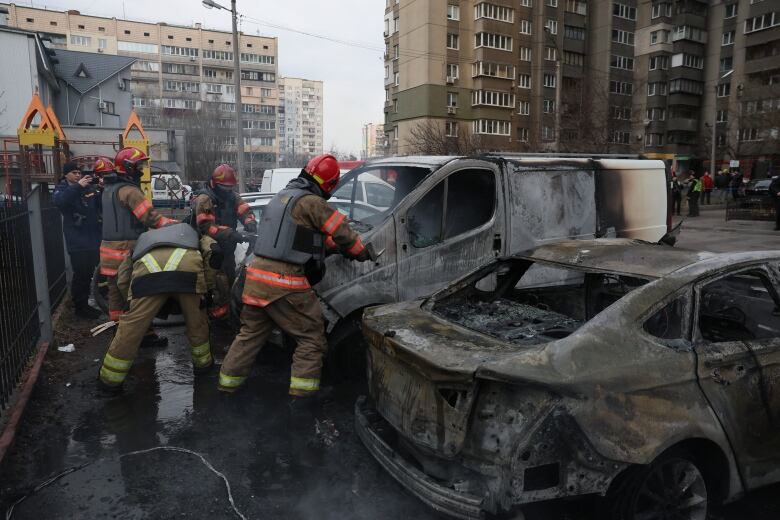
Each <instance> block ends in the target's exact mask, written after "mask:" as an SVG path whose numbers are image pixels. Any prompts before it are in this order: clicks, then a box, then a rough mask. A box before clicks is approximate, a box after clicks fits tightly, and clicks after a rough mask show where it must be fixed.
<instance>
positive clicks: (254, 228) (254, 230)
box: [244, 220, 257, 233]
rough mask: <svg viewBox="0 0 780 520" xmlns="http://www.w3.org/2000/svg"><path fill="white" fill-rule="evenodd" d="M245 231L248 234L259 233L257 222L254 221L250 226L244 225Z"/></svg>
mask: <svg viewBox="0 0 780 520" xmlns="http://www.w3.org/2000/svg"><path fill="white" fill-rule="evenodd" d="M244 231H246V232H247V233H257V222H256V221H254V220H253V221H251V222H249V223H248V224H244Z"/></svg>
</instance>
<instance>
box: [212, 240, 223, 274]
mask: <svg viewBox="0 0 780 520" xmlns="http://www.w3.org/2000/svg"><path fill="white" fill-rule="evenodd" d="M224 261H225V252H224V251H223V250H222V247H220V245H219V244H218V243H216V242H214V243H213V244H211V257H210V258H209V267H211V268H212V269H221V268H222V263H223V262H224Z"/></svg>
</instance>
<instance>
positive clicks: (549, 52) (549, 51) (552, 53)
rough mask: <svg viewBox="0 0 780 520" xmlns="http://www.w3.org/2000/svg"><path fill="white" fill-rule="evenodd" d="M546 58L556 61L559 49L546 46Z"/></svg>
mask: <svg viewBox="0 0 780 520" xmlns="http://www.w3.org/2000/svg"><path fill="white" fill-rule="evenodd" d="M544 59H545V60H547V61H555V60H557V59H558V51H556V50H555V47H545V48H544Z"/></svg>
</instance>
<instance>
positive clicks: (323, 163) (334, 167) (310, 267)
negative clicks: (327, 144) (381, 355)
mask: <svg viewBox="0 0 780 520" xmlns="http://www.w3.org/2000/svg"><path fill="white" fill-rule="evenodd" d="M339 175H340V172H339V167H338V163H337V161H336V158H335V157H333V156H332V155H321V156H318V157H315V158H314V159H312V160H311V161H309V163H308V165H307V166H306V168H304V169H303V170H302V171H301V174H300V175H299V176H298V177H297V178H296V179H293V180H292V181H290V183H289V184H288V185H287V187H286V188H285V189H283V190H282V191H280V192H279V193H277V194H276V196H275V197H274V198H273V199H272V200H271V202H269V203H268V205H267V206H266V209H265V211H264V212H263V218H262V219H261V221H260V226H259V229H258V239H257V242H256V243H255V246H254V253H255V259H254V260H253V262H252V264H251V266H249V267H248V268H247V273H246V283H245V285H244V293H243V296H242V300H243V302H244V308H243V310H242V312H241V331H240V332H239V333H238V335H237V336H236V338H235V340H234V341H233V344H232V345H231V346H230V350H229V351H228V353H227V356H226V357H225V360H224V362H223V364H222V369H221V370H220V374H219V389H220V390H222V391H225V392H233V391H235V390H236V389H238V388H239V387H240V386H241V385H242V384H243V383H244V381H245V380H246V378H247V375H248V374H249V371H250V369H251V367H252V363H253V362H254V359H255V356H256V355H257V354H258V352H259V351H260V349H261V348H262V347H263V344H264V343H265V341H266V339H267V338H268V336H269V334H270V332H271V330H272V329H273V328H274V326H278V327H279V328H281V329H282V330H283V331H284V332H285V333H286V334H288V335H290V336H292V337H293V338H294V339H295V341H296V348H295V353H294V354H293V363H292V372H291V378H290V388H289V393H290V395H291V396H293V397H308V396H312V395H315V393H316V392H317V391H318V390H319V387H320V373H321V370H322V359H323V356H324V354H325V352H326V350H327V342H326V340H325V328H324V321H323V317H322V309H321V308H320V303H319V300H318V299H317V295H316V294H315V293H314V291H313V290H312V288H311V285H312V284H313V283H317V282H318V281H319V279H320V278H321V277H322V276H321V273H322V266H323V260H324V249H325V248H328V249H330V250H338V251H339V252H341V253H342V254H343V255H344V256H346V257H348V258H353V259H357V260H359V261H361V262H362V261H365V260H367V259H368V258H369V253H368V249H367V247H366V246H364V245H363V243H362V242H361V240H360V237H359V236H358V235H357V234H356V233H355V232H354V231H353V230H352V229H351V228H350V227H349V224H348V223H347V222H346V221H345V216H344V215H343V214H341V213H340V212H338V211H336V210H334V209H333V208H332V207H330V206H328V203H327V202H326V199H328V198H329V197H330V194H331V192H332V191H333V189H334V188H335V187H336V185H337V184H338V181H339Z"/></svg>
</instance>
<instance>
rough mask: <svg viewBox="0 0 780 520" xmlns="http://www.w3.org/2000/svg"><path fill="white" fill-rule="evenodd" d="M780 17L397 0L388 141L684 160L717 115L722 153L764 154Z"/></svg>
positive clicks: (693, 7) (622, 1) (556, 3)
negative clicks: (636, 155)
mask: <svg viewBox="0 0 780 520" xmlns="http://www.w3.org/2000/svg"><path fill="white" fill-rule="evenodd" d="M778 25H780V9H778V4H777V2H776V1H775V2H773V1H771V0H725V1H724V0H709V1H706V0H652V1H651V0H618V1H593V0H590V1H586V0H492V1H490V2H485V1H481V0H441V1H439V0H387V4H386V9H385V42H386V55H385V92H386V96H385V132H386V133H387V137H388V142H389V146H390V151H391V152H394V153H402V154H403V153H415V152H420V151H425V148H426V147H427V146H429V145H430V143H431V142H432V141H435V140H436V139H439V140H442V141H447V140H449V141H450V142H452V143H454V144H455V145H454V146H453V147H452V149H454V150H460V151H464V150H465V151H468V150H469V149H470V148H478V149H481V150H511V151H559V152H592V153H594V152H599V153H645V154H648V155H651V156H657V157H663V158H668V159H674V160H676V161H677V162H679V163H680V166H681V167H682V168H685V165H686V164H687V163H688V161H690V160H691V159H692V158H698V159H699V160H701V161H705V160H708V159H709V157H710V153H711V152H710V150H711V143H712V138H711V135H712V125H715V126H716V129H715V130H716V145H717V156H718V159H719V160H723V159H740V158H742V159H744V158H746V157H748V156H749V157H750V159H749V160H761V157H764V159H767V158H768V157H769V156H770V155H771V154H772V148H773V147H774V150H775V152H776V151H777V148H778V143H780V141H778V135H777V133H778V127H780V124H779V123H778V122H777V119H778V114H780V93H778V90H777V89H778V86H779V85H780V82H779V81H778V74H780V27H779V26H778ZM729 72H730V74H729ZM736 119H739V121H738V122H736ZM716 120H717V122H716ZM758 120H760V122H759V121H758ZM464 138H465V139H464ZM770 158H771V157H770Z"/></svg>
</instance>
